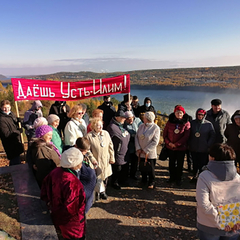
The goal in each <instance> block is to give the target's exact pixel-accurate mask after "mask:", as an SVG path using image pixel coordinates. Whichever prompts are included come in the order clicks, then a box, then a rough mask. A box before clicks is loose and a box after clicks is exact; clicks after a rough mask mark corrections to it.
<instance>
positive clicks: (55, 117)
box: [47, 114, 60, 124]
mask: <svg viewBox="0 0 240 240" xmlns="http://www.w3.org/2000/svg"><path fill="white" fill-rule="evenodd" d="M59 119H60V118H59V117H58V116H57V115H56V114H50V115H49V116H48V117H47V120H48V124H52V123H53V122H55V121H56V120H59Z"/></svg>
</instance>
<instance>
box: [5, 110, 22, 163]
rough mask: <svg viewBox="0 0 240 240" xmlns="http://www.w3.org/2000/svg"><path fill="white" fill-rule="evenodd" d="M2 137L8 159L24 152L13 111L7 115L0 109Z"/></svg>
mask: <svg viewBox="0 0 240 240" xmlns="http://www.w3.org/2000/svg"><path fill="white" fill-rule="evenodd" d="M0 138H1V140H2V144H3V147H4V150H5V152H6V154H7V158H8V159H13V158H14V157H17V156H19V155H20V154H21V153H23V145H22V143H21V141H20V131H19V130H18V125H17V119H16V117H15V115H14V114H13V113H12V112H11V113H10V114H9V115H7V114H5V113H3V112H2V111H0Z"/></svg>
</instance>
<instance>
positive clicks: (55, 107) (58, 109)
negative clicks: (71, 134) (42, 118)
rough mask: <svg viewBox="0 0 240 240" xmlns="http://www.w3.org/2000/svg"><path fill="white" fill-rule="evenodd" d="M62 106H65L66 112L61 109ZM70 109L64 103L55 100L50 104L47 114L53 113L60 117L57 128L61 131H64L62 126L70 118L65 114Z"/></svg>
mask: <svg viewBox="0 0 240 240" xmlns="http://www.w3.org/2000/svg"><path fill="white" fill-rule="evenodd" d="M63 106H65V107H66V112H64V111H63ZM69 111H70V107H69V106H68V105H67V104H66V103H64V104H63V105H62V104H61V103H59V102H58V101H56V102H55V103H54V104H52V106H51V108H50V110H49V115H50V114H55V115H57V116H58V117H59V118H60V123H59V126H58V130H59V131H60V132H61V130H62V131H64V128H65V126H66V124H67V122H68V121H69V120H70V118H69V117H68V116H67V115H68V113H69Z"/></svg>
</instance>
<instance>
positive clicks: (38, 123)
mask: <svg viewBox="0 0 240 240" xmlns="http://www.w3.org/2000/svg"><path fill="white" fill-rule="evenodd" d="M42 125H48V122H47V119H46V118H45V117H39V118H36V119H35V121H34V123H33V127H34V128H35V129H37V128H38V127H40V126H42Z"/></svg>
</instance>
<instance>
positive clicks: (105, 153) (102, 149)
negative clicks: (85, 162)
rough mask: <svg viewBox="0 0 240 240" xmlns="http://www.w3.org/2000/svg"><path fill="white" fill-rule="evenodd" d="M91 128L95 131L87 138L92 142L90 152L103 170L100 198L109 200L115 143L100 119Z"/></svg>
mask: <svg viewBox="0 0 240 240" xmlns="http://www.w3.org/2000/svg"><path fill="white" fill-rule="evenodd" d="M91 128H92V129H93V130H92V131H91V132H90V133H88V134H87V136H86V137H87V139H88V140H89V142H90V150H91V152H92V154H93V156H94V157H95V158H96V160H97V162H98V166H99V167H100V169H101V170H102V173H101V175H99V176H98V179H99V180H100V184H101V186H100V198H102V199H107V194H106V186H107V179H108V177H109V176H111V175H112V167H111V165H110V164H113V163H115V159H114V150H113V143H112V140H111V138H110V135H109V133H108V132H107V131H105V130H103V121H102V120H101V119H100V118H93V119H92V121H91Z"/></svg>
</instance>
